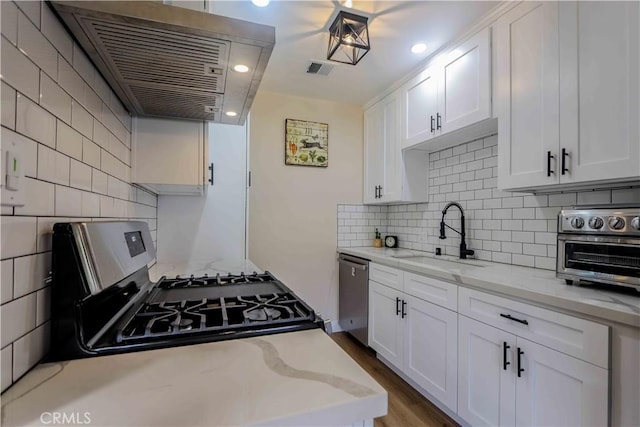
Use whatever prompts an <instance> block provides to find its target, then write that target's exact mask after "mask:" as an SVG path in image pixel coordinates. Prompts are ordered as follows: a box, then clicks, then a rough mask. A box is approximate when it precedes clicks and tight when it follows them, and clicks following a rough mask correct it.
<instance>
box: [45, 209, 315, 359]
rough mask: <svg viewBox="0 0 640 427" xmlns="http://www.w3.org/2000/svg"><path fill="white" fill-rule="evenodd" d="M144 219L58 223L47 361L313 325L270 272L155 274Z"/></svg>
mask: <svg viewBox="0 0 640 427" xmlns="http://www.w3.org/2000/svg"><path fill="white" fill-rule="evenodd" d="M154 258H155V249H154V247H153V242H152V240H151V236H150V234H149V230H148V227H147V225H146V223H143V222H132V221H129V222H100V223H59V224H56V225H55V226H54V234H53V283H52V313H51V316H52V344H51V349H52V351H51V356H50V360H67V359H74V358H80V357H90V356H98V355H102V354H114V353H123V352H128V351H137V350H147V349H154V348H164V347H170V346H176V345H185V344H196V343H202V342H211V341H220V340H226V339H233V338H241V337H249V336H256V335H264V334H272V333H281V332H289V331H299V330H304V329H312V328H322V327H323V321H322V319H321V318H320V317H319V316H318V315H317V314H316V313H315V312H314V310H313V309H312V308H311V307H309V306H308V305H307V304H306V303H305V302H304V301H303V300H302V299H300V298H299V297H297V296H296V295H295V294H294V293H293V292H292V291H291V290H290V289H289V288H287V287H286V286H285V285H284V284H283V283H282V282H281V281H279V280H278V279H276V278H275V277H274V276H273V275H272V274H271V273H269V272H268V271H267V272H264V273H257V272H253V273H250V274H245V273H244V272H241V273H240V274H231V273H229V274H227V275H220V274H216V275H215V276H213V275H212V276H207V275H205V276H200V277H195V276H193V275H190V276H189V275H188V276H183V277H181V276H177V277H173V278H167V277H163V278H161V279H160V280H159V281H158V282H156V283H154V282H151V280H150V279H149V272H148V268H147V264H149V263H150V262H151V261H152V260H153V259H154Z"/></svg>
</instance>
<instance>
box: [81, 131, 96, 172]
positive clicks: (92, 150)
mask: <svg viewBox="0 0 640 427" xmlns="http://www.w3.org/2000/svg"><path fill="white" fill-rule="evenodd" d="M82 161H83V162H84V163H86V164H88V165H91V166H93V167H94V168H99V167H100V147H99V146H98V144H95V143H94V142H92V141H91V140H90V139H87V138H82Z"/></svg>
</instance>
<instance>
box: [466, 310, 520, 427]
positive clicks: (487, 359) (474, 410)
mask: <svg viewBox="0 0 640 427" xmlns="http://www.w3.org/2000/svg"><path fill="white" fill-rule="evenodd" d="M458 334H459V335H458V415H460V416H461V417H462V418H463V419H464V420H465V421H467V422H468V423H469V424H471V425H491V426H512V425H514V424H515V420H516V419H515V396H516V394H515V393H516V376H515V375H514V371H513V367H514V359H513V354H514V353H513V350H514V346H515V344H516V337H515V336H514V335H512V334H509V333H507V332H504V331H501V330H500V329H496V328H494V327H491V326H488V325H486V324H484V323H480V322H477V321H475V320H472V319H469V318H468V317H465V316H458ZM505 343H506V345H508V346H510V348H508V349H507V352H506V358H507V360H506V361H507V362H508V363H509V364H508V365H507V366H506V369H505V366H504V362H505V360H504V359H503V357H504V356H505V354H504V348H503V346H504V345H505Z"/></svg>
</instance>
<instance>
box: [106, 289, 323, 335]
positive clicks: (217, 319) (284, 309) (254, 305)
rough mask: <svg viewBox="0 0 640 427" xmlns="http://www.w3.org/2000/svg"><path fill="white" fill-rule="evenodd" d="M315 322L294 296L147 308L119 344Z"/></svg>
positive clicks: (156, 304)
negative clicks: (309, 321) (200, 333)
mask: <svg viewBox="0 0 640 427" xmlns="http://www.w3.org/2000/svg"><path fill="white" fill-rule="evenodd" d="M308 320H311V321H313V320H315V314H314V313H313V312H312V311H311V310H309V309H308V308H307V307H306V306H305V305H304V304H303V303H301V302H300V301H299V300H298V299H297V298H296V297H295V296H293V295H292V294H290V293H286V292H285V293H274V294H266V295H252V296H241V297H236V296H234V297H221V298H203V299H200V300H181V301H163V302H151V303H145V304H143V305H142V306H141V307H140V309H139V310H138V311H137V312H136V313H135V314H134V315H133V316H131V317H130V318H129V320H128V321H127V322H126V323H125V324H124V326H123V327H121V328H119V329H118V330H117V334H116V340H117V342H127V341H132V340H144V339H153V338H156V337H166V336H175V335H182V334H194V333H199V332H210V331H218V332H220V331H224V332H227V331H230V330H237V329H243V328H244V329H246V328H254V329H255V328H269V327H274V326H277V325H280V324H283V323H297V322H304V321H308Z"/></svg>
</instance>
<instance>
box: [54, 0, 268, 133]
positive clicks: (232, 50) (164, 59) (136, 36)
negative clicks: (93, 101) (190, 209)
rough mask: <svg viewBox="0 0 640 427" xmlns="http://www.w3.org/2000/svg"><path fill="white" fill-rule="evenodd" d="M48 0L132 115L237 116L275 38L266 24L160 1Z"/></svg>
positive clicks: (236, 120)
mask: <svg viewBox="0 0 640 427" xmlns="http://www.w3.org/2000/svg"><path fill="white" fill-rule="evenodd" d="M51 5H52V6H53V8H54V9H55V11H56V12H57V13H58V15H59V16H60V17H61V19H62V20H63V21H64V23H65V24H66V25H67V27H68V28H69V29H70V30H71V32H72V33H73V35H74V36H75V38H76V39H77V40H78V42H79V43H80V45H81V46H82V47H83V49H84V50H85V52H87V54H88V55H89V57H90V58H91V60H92V61H93V63H94V64H95V65H96V67H97V68H98V69H99V70H100V72H101V73H102V75H103V76H104V78H105V79H106V80H107V82H108V83H109V84H110V86H111V87H112V88H113V90H114V91H115V93H116V94H117V95H118V97H119V98H120V100H121V101H122V103H123V104H124V105H125V107H126V108H127V109H128V110H129V112H131V113H132V114H133V115H138V116H153V117H170V118H182V119H192V120H208V121H214V122H222V123H230V124H243V123H244V121H245V120H246V117H247V114H248V113H249V108H250V107H251V103H252V102H253V98H254V97H255V94H256V92H257V90H258V86H259V84H260V80H261V79H262V75H263V73H264V70H265V68H266V66H267V62H268V60H269V57H270V56H271V51H272V50H273V46H274V44H275V29H274V28H273V27H269V26H266V25H260V24H254V23H251V22H246V21H240V20H237V19H232V18H226V17H221V16H217V15H212V14H209V13H204V12H198V11H193V10H189V9H185V8H182V7H175V6H168V5H164V4H161V3H159V2H149V1H98V2H91V1H89V2H87V1H71V2H61V1H54V2H51ZM240 63H242V64H244V65H247V66H248V67H249V69H250V72H248V73H237V72H234V71H232V70H231V67H232V66H233V65H236V64H240ZM224 111H235V112H236V113H237V114H238V115H237V116H236V117H229V116H226V115H224V114H222V113H223V112H224Z"/></svg>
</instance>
